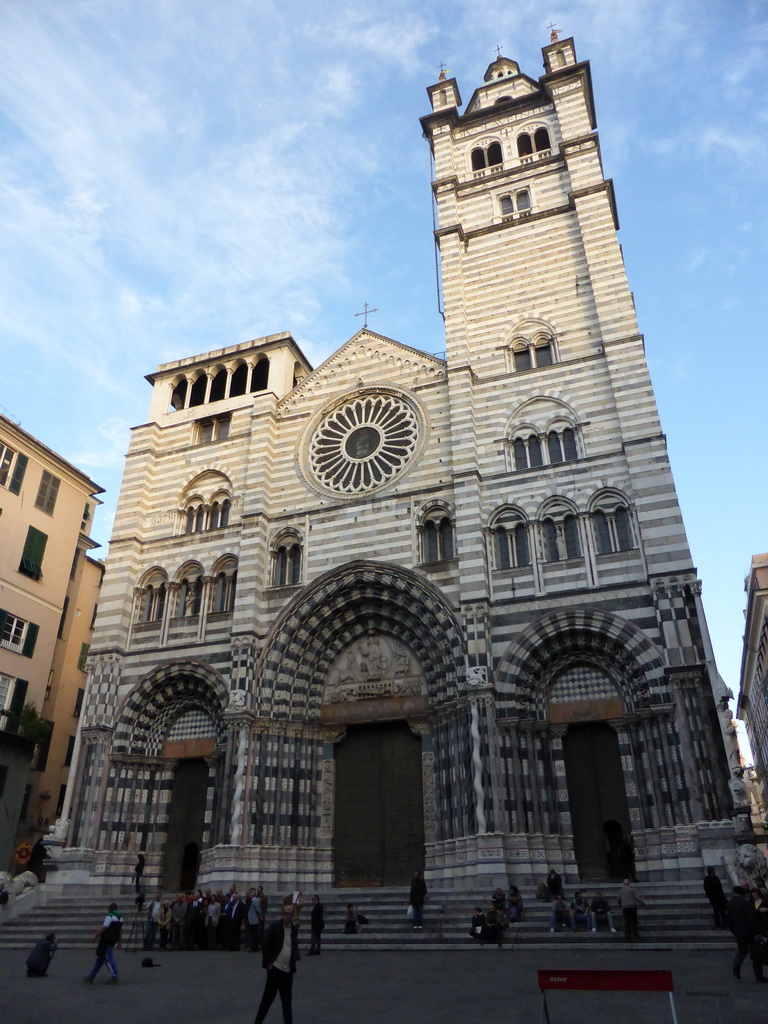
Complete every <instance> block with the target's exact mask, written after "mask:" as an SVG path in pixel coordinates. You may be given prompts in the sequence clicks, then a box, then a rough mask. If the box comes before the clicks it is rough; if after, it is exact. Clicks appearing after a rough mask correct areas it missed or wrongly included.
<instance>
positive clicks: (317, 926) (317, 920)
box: [309, 895, 325, 956]
mask: <svg viewBox="0 0 768 1024" xmlns="http://www.w3.org/2000/svg"><path fill="white" fill-rule="evenodd" d="M323 928H325V919H324V918H323V904H322V903H321V902H320V897H319V896H317V895H315V896H313V897H312V913H311V915H310V918H309V929H310V937H309V955H310V956H320V942H321V940H322V935H323Z"/></svg>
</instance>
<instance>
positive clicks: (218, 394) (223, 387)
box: [208, 370, 227, 402]
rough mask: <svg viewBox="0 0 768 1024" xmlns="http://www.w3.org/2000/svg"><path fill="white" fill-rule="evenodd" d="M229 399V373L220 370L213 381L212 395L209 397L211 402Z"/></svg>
mask: <svg viewBox="0 0 768 1024" xmlns="http://www.w3.org/2000/svg"><path fill="white" fill-rule="evenodd" d="M226 397H227V371H226V370H219V372H218V373H217V374H216V376H215V377H214V378H213V380H212V381H211V393H210V396H209V399H208V401H209V402H220V401H221V400H222V398H226Z"/></svg>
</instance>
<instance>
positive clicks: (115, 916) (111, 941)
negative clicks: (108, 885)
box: [85, 903, 123, 985]
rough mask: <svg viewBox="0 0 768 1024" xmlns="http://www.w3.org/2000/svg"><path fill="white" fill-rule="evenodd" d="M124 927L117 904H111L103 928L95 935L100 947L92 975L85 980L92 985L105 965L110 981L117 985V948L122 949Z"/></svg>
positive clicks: (97, 949) (88, 975)
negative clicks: (121, 937)
mask: <svg viewBox="0 0 768 1024" xmlns="http://www.w3.org/2000/svg"><path fill="white" fill-rule="evenodd" d="M122 927H123V917H122V914H121V913H120V911H119V910H118V909H117V904H116V903H110V904H109V910H108V911H107V916H106V917H105V918H104V920H103V921H102V924H101V928H99V930H98V931H97V932H96V934H95V935H94V939H98V940H99V941H98V945H97V946H96V963H95V964H94V965H93V967H92V969H91V973H90V974H86V976H85V980H86V981H87V982H89V983H90V984H91V985H92V984H93V979H94V978H95V977H96V975H97V974H98V973H99V971H100V970H101V968H102V967H103V966H104V964H106V965H107V969H108V970H109V973H110V975H111V977H110V979H109V980H110V981H111V982H112V983H113V984H116V983H117V964H116V963H115V946H117V948H118V949H122V946H121V945H120V932H121V931H122Z"/></svg>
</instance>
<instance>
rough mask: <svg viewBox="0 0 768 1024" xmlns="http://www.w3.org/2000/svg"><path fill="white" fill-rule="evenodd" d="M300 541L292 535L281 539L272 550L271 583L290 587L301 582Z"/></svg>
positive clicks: (276, 585)
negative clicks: (272, 567) (272, 568)
mask: <svg viewBox="0 0 768 1024" xmlns="http://www.w3.org/2000/svg"><path fill="white" fill-rule="evenodd" d="M301 556H302V550H301V542H300V540H299V538H298V537H295V536H293V535H291V536H288V537H285V538H284V539H282V540H281V541H280V542H279V543H278V545H277V547H276V548H275V551H274V563H273V564H274V570H273V578H272V584H273V586H275V587H290V586H295V585H296V584H297V583H300V582H301V561H302V558H301Z"/></svg>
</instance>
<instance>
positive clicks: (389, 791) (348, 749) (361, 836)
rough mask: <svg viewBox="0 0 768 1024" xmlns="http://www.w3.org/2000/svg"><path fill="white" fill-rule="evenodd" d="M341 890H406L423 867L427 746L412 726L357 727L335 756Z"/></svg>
mask: <svg viewBox="0 0 768 1024" xmlns="http://www.w3.org/2000/svg"><path fill="white" fill-rule="evenodd" d="M335 760H336V765H335V780H336V781H335V786H336V792H335V794H334V797H335V799H334V807H335V814H334V857H335V875H336V885H338V886H364V885H370V886H387V885H406V884H408V883H409V882H410V880H411V878H412V876H413V872H414V871H419V870H421V869H422V868H423V865H424V807H423V795H422V772H421V739H420V737H419V736H414V734H413V733H412V732H411V730H410V728H409V727H408V724H407V722H381V723H376V724H372V725H357V726H352V727H350V728H349V729H348V730H347V734H346V737H345V738H344V739H343V740H342V741H341V742H340V743H339V744H338V745H337V747H336V752H335Z"/></svg>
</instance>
